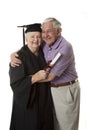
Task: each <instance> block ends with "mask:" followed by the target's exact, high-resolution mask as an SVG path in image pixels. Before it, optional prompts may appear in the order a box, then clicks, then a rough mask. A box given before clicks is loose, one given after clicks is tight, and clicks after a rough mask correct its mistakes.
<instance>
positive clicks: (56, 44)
mask: <svg viewBox="0 0 87 130" xmlns="http://www.w3.org/2000/svg"><path fill="white" fill-rule="evenodd" d="M62 39H63V37H62V36H60V37H58V38H57V40H56V42H54V44H53V45H52V46H48V49H49V50H51V49H56V48H58V46H59V45H60V43H61V41H62Z"/></svg>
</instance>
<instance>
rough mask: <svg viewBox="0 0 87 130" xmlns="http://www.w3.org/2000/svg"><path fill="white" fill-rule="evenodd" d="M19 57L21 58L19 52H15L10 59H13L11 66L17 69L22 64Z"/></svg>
mask: <svg viewBox="0 0 87 130" xmlns="http://www.w3.org/2000/svg"><path fill="white" fill-rule="evenodd" d="M18 57H19V56H18V54H17V52H13V53H12V54H11V57H10V59H11V66H12V67H16V66H19V65H20V64H21V60H20V59H18Z"/></svg>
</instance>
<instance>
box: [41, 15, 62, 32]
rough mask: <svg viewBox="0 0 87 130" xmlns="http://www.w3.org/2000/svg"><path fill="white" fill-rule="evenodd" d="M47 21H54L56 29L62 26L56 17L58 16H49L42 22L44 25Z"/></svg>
mask: <svg viewBox="0 0 87 130" xmlns="http://www.w3.org/2000/svg"><path fill="white" fill-rule="evenodd" d="M47 22H52V23H53V27H54V28H55V29H57V30H58V29H59V28H61V23H60V22H59V21H58V20H57V19H56V18H52V17H49V18H46V19H45V20H44V21H43V22H42V25H43V24H44V23H47Z"/></svg>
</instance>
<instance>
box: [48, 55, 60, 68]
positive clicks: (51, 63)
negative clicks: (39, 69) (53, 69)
mask: <svg viewBox="0 0 87 130" xmlns="http://www.w3.org/2000/svg"><path fill="white" fill-rule="evenodd" d="M60 56H61V53H57V55H56V56H55V57H54V59H53V60H52V61H51V62H50V65H51V66H53V65H54V64H55V63H56V61H57V60H58V59H59V58H60Z"/></svg>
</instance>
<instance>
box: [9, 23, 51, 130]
mask: <svg viewBox="0 0 87 130" xmlns="http://www.w3.org/2000/svg"><path fill="white" fill-rule="evenodd" d="M25 34H26V42H27V44H26V45H25V46H23V47H22V48H21V49H20V51H19V52H18V54H19V58H20V59H21V61H22V64H21V65H20V66H17V67H11V66H10V69H9V75H10V86H11V88H12V91H13V107H12V116H11V123H10V130H53V103H52V97H51V91H50V83H49V82H46V83H45V82H39V81H41V80H43V79H45V78H46V75H47V74H46V72H45V71H44V70H43V68H44V66H45V65H46V63H45V60H44V55H43V52H42V50H41V48H40V46H41V28H40V24H32V25H28V26H27V29H26V31H25Z"/></svg>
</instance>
